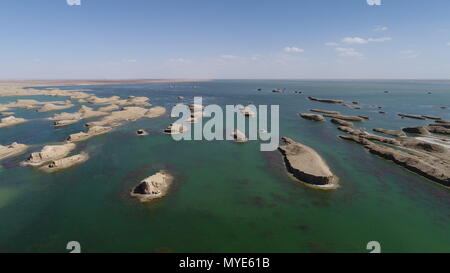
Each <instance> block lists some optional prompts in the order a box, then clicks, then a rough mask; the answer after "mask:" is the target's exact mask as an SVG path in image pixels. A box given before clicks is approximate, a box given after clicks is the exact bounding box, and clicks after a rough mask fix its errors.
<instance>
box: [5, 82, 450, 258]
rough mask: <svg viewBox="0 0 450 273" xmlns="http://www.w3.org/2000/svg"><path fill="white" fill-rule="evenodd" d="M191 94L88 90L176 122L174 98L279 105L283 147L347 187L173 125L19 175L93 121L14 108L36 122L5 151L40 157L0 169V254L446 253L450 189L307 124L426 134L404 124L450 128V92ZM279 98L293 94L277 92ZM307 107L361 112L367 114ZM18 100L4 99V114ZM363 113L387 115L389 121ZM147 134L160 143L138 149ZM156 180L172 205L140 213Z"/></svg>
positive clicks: (126, 129) (102, 142)
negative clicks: (161, 174)
mask: <svg viewBox="0 0 450 273" xmlns="http://www.w3.org/2000/svg"><path fill="white" fill-rule="evenodd" d="M195 85H196V86H198V87H197V88H193V87H192V86H193V84H192V83H176V84H174V86H171V85H170V84H167V83H164V84H141V85H111V86H88V87H83V88H86V89H89V90H91V91H89V92H90V93H93V94H95V95H97V96H100V97H101V96H112V95H118V96H121V97H123V98H125V97H127V96H129V95H134V96H147V97H149V98H150V102H151V103H152V104H153V105H160V106H165V107H166V108H167V109H168V111H169V112H170V109H171V107H172V106H173V105H174V104H175V103H176V102H179V100H178V99H177V97H178V96H184V97H185V98H186V99H188V100H190V99H192V98H193V97H194V96H202V97H203V103H204V104H213V103H214V104H219V105H226V104H248V103H253V104H256V105H258V104H272V105H279V106H280V136H288V137H291V138H293V139H294V140H296V141H299V142H301V143H304V144H306V145H309V146H310V147H312V148H314V149H315V150H316V151H317V152H318V153H319V154H320V155H321V156H322V157H323V158H324V159H325V161H326V162H327V163H328V165H329V166H330V168H331V170H332V171H333V172H334V173H335V174H336V175H337V176H338V177H339V183H340V187H339V188H338V189H336V190H333V191H321V190H316V189H311V188H308V187H306V186H305V185H303V184H301V183H299V182H296V181H294V180H292V179H291V178H290V177H289V176H288V175H287V174H286V170H285V168H284V165H283V162H282V158H281V156H280V154H279V152H278V151H273V152H261V151H260V143H259V142H258V141H252V142H248V143H245V144H236V143H233V142H228V141H211V142H208V141H180V142H177V141H174V140H173V139H172V138H171V137H170V136H169V135H165V134H163V133H162V130H163V129H164V128H165V127H167V125H168V124H169V123H171V122H173V121H174V120H173V119H171V118H170V117H169V114H168V113H167V114H166V115H165V116H164V117H161V118H156V119H141V120H138V121H136V122H131V123H127V124H125V125H124V126H120V127H117V128H115V129H114V130H113V131H112V132H111V133H109V134H106V135H102V136H98V137H94V138H92V139H89V140H88V141H85V142H82V143H80V144H79V145H78V146H77V151H86V152H88V153H89V155H90V159H89V160H88V161H87V162H85V163H84V164H82V165H79V166H76V167H74V168H72V169H69V170H65V171H61V172H58V173H53V174H47V173H43V172H40V171H38V170H36V169H33V168H29V167H21V166H20V165H19V163H20V161H22V160H24V159H26V157H27V156H28V154H29V152H32V151H38V150H40V149H41V148H42V146H43V145H46V144H52V143H58V142H61V141H63V140H64V139H65V138H66V137H67V136H68V135H69V134H71V133H77V132H79V131H82V130H85V128H84V126H83V125H84V123H85V121H81V122H79V123H76V124H73V125H70V126H66V127H64V128H60V129H54V128H53V126H52V121H50V120H46V119H44V118H46V117H49V116H50V115H53V114H54V113H55V112H52V113H36V112H34V111H31V110H23V109H17V110H16V109H14V110H13V111H15V112H16V113H15V116H16V117H23V118H27V119H32V121H30V122H27V123H24V124H20V125H17V126H14V127H10V128H1V129H0V144H2V145H6V144H10V143H11V142H13V141H17V142H19V143H25V144H29V145H34V146H33V148H32V149H31V150H30V151H28V152H27V153H26V154H23V155H21V156H18V157H15V158H10V159H6V160H3V161H1V162H0V252H68V250H66V244H67V242H69V241H78V242H80V244H81V247H82V251H83V252H368V250H366V244H367V243H368V242H369V241H378V242H380V244H381V250H382V251H383V252H450V236H449V231H450V190H449V189H446V188H444V187H442V186H440V185H437V184H435V183H432V182H430V181H429V180H427V179H424V178H421V177H419V176H417V175H415V174H413V173H411V172H409V171H407V170H405V169H403V168H400V167H398V166H396V165H394V164H392V163H390V162H388V161H385V160H383V159H380V158H378V157H374V156H373V155H370V154H368V153H367V152H366V151H364V149H363V148H362V147H361V146H359V145H356V144H352V143H349V142H345V141H343V140H341V139H339V138H338V137H337V136H338V135H339V134H341V132H339V131H338V130H337V129H336V126H335V125H334V124H332V123H330V122H324V123H315V122H312V121H308V120H304V119H301V118H299V117H298V113H299V112H308V111H309V109H312V108H320V109H329V110H337V111H340V112H341V113H344V114H358V115H367V116H369V117H370V120H368V121H366V122H364V123H362V124H361V126H362V127H364V128H365V129H367V130H371V129H372V128H375V127H382V128H386V129H400V128H401V127H406V126H419V125H426V124H429V123H431V121H429V120H428V121H422V120H412V119H402V118H400V117H399V116H397V114H398V113H409V114H428V115H437V116H441V117H443V118H445V119H450V111H449V109H440V108H438V107H435V106H442V105H446V106H450V105H449V103H450V82H448V81H293V80H292V81H289V80H226V81H225V80H216V81H210V82H198V83H195ZM61 88H62V89H80V88H79V87H61ZM257 88H262V89H263V90H262V91H256V89H257ZM274 88H286V90H285V92H284V93H272V92H271V91H272V89H274ZM294 90H301V91H302V92H303V93H302V94H295V93H294V92H293V91H294ZM385 90H388V91H389V93H384V91H385ZM429 91H430V92H432V94H428V93H427V92H429ZM307 96H315V97H319V98H336V99H344V100H348V101H354V100H356V101H359V102H360V103H361V105H362V106H363V108H362V109H360V110H355V109H350V108H347V107H344V106H342V105H330V104H324V103H319V102H314V101H310V100H308V99H307ZM26 98H32V99H37V100H41V101H50V100H63V99H64V98H53V97H43V96H32V97H26ZM16 99H17V98H0V103H6V102H9V101H14V100H16ZM368 105H379V106H382V107H383V109H382V110H383V111H385V112H386V114H385V115H382V114H379V113H378V111H379V110H378V109H377V108H370V107H368ZM78 107H79V106H78V105H77V106H76V107H74V108H72V109H66V110H63V111H58V112H64V111H66V112H73V111H76V110H78ZM56 113H57V112H56ZM141 128H142V129H145V130H148V131H150V133H151V134H150V135H149V136H146V137H138V136H136V134H135V131H136V130H137V129H141ZM160 169H166V170H168V171H169V172H170V173H172V174H173V175H174V177H175V182H174V186H173V188H172V190H171V192H170V194H169V195H168V196H167V197H165V198H164V199H161V200H158V201H155V202H152V203H147V204H142V203H139V202H138V201H137V200H135V199H133V198H131V197H130V196H129V191H130V190H131V188H132V187H133V186H135V185H136V184H137V183H138V182H139V181H140V180H142V179H143V178H145V177H148V176H150V175H152V174H154V173H155V172H157V171H159V170H160Z"/></svg>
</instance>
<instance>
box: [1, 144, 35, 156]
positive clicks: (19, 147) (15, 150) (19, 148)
mask: <svg viewBox="0 0 450 273" xmlns="http://www.w3.org/2000/svg"><path fill="white" fill-rule="evenodd" d="M27 149H28V146H27V145H25V144H19V143H17V142H13V143H11V144H10V145H8V146H2V145H0V160H2V159H5V158H8V157H12V156H16V155H20V154H23V153H25V151H26V150H27Z"/></svg>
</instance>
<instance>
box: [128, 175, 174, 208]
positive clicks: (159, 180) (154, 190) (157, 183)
mask: <svg viewBox="0 0 450 273" xmlns="http://www.w3.org/2000/svg"><path fill="white" fill-rule="evenodd" d="M172 182H173V177H172V175H170V174H169V173H167V172H165V171H159V172H157V173H156V174H154V175H152V176H149V177H147V178H145V179H144V180H142V181H141V182H140V183H139V184H138V185H137V186H136V187H134V188H133V190H132V191H131V193H130V194H131V196H133V197H136V198H138V199H139V200H140V201H141V202H148V201H151V200H154V199H157V198H161V197H164V196H166V195H167V193H168V191H169V189H170V186H171V184H172Z"/></svg>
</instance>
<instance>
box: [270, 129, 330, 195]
mask: <svg viewBox="0 0 450 273" xmlns="http://www.w3.org/2000/svg"><path fill="white" fill-rule="evenodd" d="M281 140H282V142H283V143H284V144H285V145H281V146H279V147H278V150H279V151H280V152H281V154H282V155H283V159H284V164H285V166H286V169H287V171H288V172H289V173H290V174H292V175H293V176H294V177H295V178H297V179H298V180H300V181H301V182H304V183H306V184H309V185H312V186H314V187H317V188H321V189H335V188H336V187H337V177H336V176H335V175H334V174H333V173H332V172H331V170H330V168H329V167H328V165H327V164H326V163H325V161H324V160H323V159H322V158H321V157H320V155H319V154H318V153H317V152H316V151H314V150H313V149H312V148H310V147H308V146H306V145H303V144H301V143H298V142H295V141H294V140H292V139H290V138H288V137H282V138H281Z"/></svg>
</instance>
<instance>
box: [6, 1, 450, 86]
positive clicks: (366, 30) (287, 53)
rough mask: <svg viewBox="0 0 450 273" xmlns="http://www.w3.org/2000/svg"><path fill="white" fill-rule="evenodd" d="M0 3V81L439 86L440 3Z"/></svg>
mask: <svg viewBox="0 0 450 273" xmlns="http://www.w3.org/2000/svg"><path fill="white" fill-rule="evenodd" d="M381 2H382V5H381V6H370V5H368V4H367V1H366V0H334V1H333V0H304V1H301V0H292V1H285V0H177V1H175V0H161V1H152V0H126V1H125V0H81V5H80V6H69V5H68V4H67V2H66V0H2V2H1V4H2V7H1V9H0V35H1V36H0V37H2V39H1V40H0V78H3V79H7V78H10V79H11V78H34V79H37V78H46V79H51V78H65V79H69V78H295V79H305V78H307V79H311V78H314V79H315V78H449V75H450V16H449V15H448V14H450V1H449V0H433V1H426V0H381Z"/></svg>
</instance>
